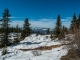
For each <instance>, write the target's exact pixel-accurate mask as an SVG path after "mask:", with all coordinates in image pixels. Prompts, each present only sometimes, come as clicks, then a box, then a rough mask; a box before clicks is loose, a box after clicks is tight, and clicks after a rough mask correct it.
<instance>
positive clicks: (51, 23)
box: [10, 18, 71, 28]
mask: <svg viewBox="0 0 80 60" xmlns="http://www.w3.org/2000/svg"><path fill="white" fill-rule="evenodd" d="M61 21H62V25H65V26H66V27H69V26H70V23H71V19H70V18H66V19H61ZM29 22H30V24H31V27H46V28H54V27H55V23H56V19H46V18H43V19H38V20H37V21H36V20H29ZM10 24H11V26H16V25H17V24H18V25H19V26H20V27H23V24H24V20H15V21H12V22H11V23H10Z"/></svg>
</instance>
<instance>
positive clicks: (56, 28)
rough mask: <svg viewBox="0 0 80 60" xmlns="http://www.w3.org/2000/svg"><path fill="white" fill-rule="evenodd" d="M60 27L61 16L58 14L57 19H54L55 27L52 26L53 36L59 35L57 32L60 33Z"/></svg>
mask: <svg viewBox="0 0 80 60" xmlns="http://www.w3.org/2000/svg"><path fill="white" fill-rule="evenodd" d="M61 27H62V25H61V17H60V15H58V17H57V21H56V26H55V28H54V32H53V33H54V35H55V36H54V37H55V38H57V37H58V36H59V34H60V32H61Z"/></svg>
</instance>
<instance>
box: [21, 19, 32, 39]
mask: <svg viewBox="0 0 80 60" xmlns="http://www.w3.org/2000/svg"><path fill="white" fill-rule="evenodd" d="M29 26H30V23H29V21H28V18H26V19H25V21H24V25H23V31H22V34H21V36H22V38H25V37H26V36H29V35H30V33H31V29H30V27H29Z"/></svg>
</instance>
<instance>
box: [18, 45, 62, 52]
mask: <svg viewBox="0 0 80 60" xmlns="http://www.w3.org/2000/svg"><path fill="white" fill-rule="evenodd" d="M60 46H62V44H61V45H52V46H44V47H38V48H34V49H19V50H23V51H30V50H51V49H52V48H57V47H60Z"/></svg>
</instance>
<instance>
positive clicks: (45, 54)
mask: <svg viewBox="0 0 80 60" xmlns="http://www.w3.org/2000/svg"><path fill="white" fill-rule="evenodd" d="M46 36H48V38H46ZM60 44H62V43H61V42H59V41H58V40H57V39H55V40H53V41H51V39H50V35H38V36H36V34H32V35H31V36H29V37H26V38H25V39H24V40H23V41H21V42H20V43H19V44H15V45H12V46H9V47H8V48H7V49H8V53H7V54H6V55H4V56H1V49H0V60H2V59H3V58H5V60H60V58H61V56H63V55H66V54H67V50H66V49H63V48H64V46H61V47H57V48H53V49H51V50H43V51H41V55H40V56H34V54H33V53H32V51H33V50H30V51H21V50H19V49H33V48H37V47H43V46H51V45H60Z"/></svg>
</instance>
